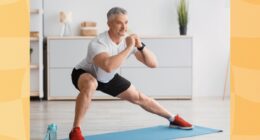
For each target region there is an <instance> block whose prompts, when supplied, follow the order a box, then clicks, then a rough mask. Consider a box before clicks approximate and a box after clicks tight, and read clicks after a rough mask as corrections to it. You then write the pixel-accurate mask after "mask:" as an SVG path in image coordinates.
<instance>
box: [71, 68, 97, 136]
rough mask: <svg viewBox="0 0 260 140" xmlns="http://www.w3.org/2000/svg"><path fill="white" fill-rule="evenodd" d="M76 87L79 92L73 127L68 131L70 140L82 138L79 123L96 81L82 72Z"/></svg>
mask: <svg viewBox="0 0 260 140" xmlns="http://www.w3.org/2000/svg"><path fill="white" fill-rule="evenodd" d="M78 87H79V90H80V93H79V95H78V97H77V100H76V107H75V117H74V123H73V129H72V131H71V133H70V140H82V139H84V138H83V137H82V134H81V131H80V124H81V122H82V120H83V118H84V116H85V113H86V111H87V109H88V108H89V105H90V103H91V99H92V94H93V93H94V91H95V90H96V88H97V81H96V79H95V78H94V77H93V76H92V75H90V74H88V73H84V74H82V75H81V76H80V78H79V80H78Z"/></svg>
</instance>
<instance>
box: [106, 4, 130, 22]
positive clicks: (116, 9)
mask: <svg viewBox="0 0 260 140" xmlns="http://www.w3.org/2000/svg"><path fill="white" fill-rule="evenodd" d="M119 14H123V15H127V11H126V10H125V9H124V8H121V7H113V8H111V9H110V10H109V11H108V12H107V21H109V20H111V17H113V16H115V15H119Z"/></svg>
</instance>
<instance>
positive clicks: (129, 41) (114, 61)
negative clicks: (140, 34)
mask: <svg viewBox="0 0 260 140" xmlns="http://www.w3.org/2000/svg"><path fill="white" fill-rule="evenodd" d="M134 44H135V40H134V38H133V37H132V36H129V37H127V38H126V45H127V47H126V48H125V49H124V50H123V51H122V52H120V53H118V54H117V55H114V56H110V54H109V53H107V52H103V53H100V54H98V55H96V56H95V57H94V59H93V62H94V64H95V65H97V66H98V67H100V68H102V69H103V70H105V71H106V72H108V73H110V72H112V71H113V70H114V69H117V68H118V67H120V66H121V64H122V63H123V62H124V60H125V59H126V58H127V56H128V55H129V54H130V52H131V51H132V49H133V46H134Z"/></svg>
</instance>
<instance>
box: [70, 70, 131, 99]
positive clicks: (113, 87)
mask: <svg viewBox="0 0 260 140" xmlns="http://www.w3.org/2000/svg"><path fill="white" fill-rule="evenodd" d="M83 73H89V72H86V71H85V70H83V69H75V68H74V69H73V70H72V73H71V79H72V83H73V85H74V86H75V88H77V89H78V90H79V88H78V80H79V77H80V75H81V74H83ZM97 82H98V87H97V89H96V90H100V91H102V92H104V93H106V94H108V95H111V96H114V97H116V96H117V95H119V94H120V93H122V92H123V91H125V90H127V89H128V88H129V87H130V85H131V83H130V81H128V80H127V79H125V78H123V77H122V76H120V75H119V74H115V76H114V78H113V79H112V80H110V81H109V82H108V83H102V82H99V81H97Z"/></svg>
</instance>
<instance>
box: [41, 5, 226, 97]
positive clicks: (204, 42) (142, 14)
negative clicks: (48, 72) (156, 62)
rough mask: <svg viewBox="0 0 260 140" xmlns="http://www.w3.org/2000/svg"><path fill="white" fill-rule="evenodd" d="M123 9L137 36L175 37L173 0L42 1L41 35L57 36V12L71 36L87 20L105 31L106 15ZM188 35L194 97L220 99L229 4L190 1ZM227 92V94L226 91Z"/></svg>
mask: <svg viewBox="0 0 260 140" xmlns="http://www.w3.org/2000/svg"><path fill="white" fill-rule="evenodd" d="M113 6H121V7H124V8H125V9H126V10H127V11H128V15H129V28H130V30H131V31H134V32H136V33H137V34H140V35H154V36H160V35H164V36H165V35H173V36H176V35H178V32H179V31H178V23H177V15H176V0H123V1H122V0H121V1H119V0H109V1H108V0H95V1H93V0H45V1H44V35H45V36H48V35H59V31H60V26H59V21H58V14H59V11H71V12H72V19H73V22H72V23H71V27H72V29H73V35H78V34H79V24H80V22H82V21H85V20H90V21H96V22H97V23H98V27H97V29H98V31H99V32H102V31H104V30H106V29H107V25H106V13H107V11H108V10H109V9H110V8H111V7H113ZM189 16H190V18H189V25H188V35H191V36H193V38H194V41H193V43H194V45H193V46H194V94H193V95H194V96H222V94H223V88H224V80H225V72H226V66H227V60H228V54H229V30H230V27H229V23H230V21H229V0H190V3H189ZM228 91H229V90H228Z"/></svg>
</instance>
